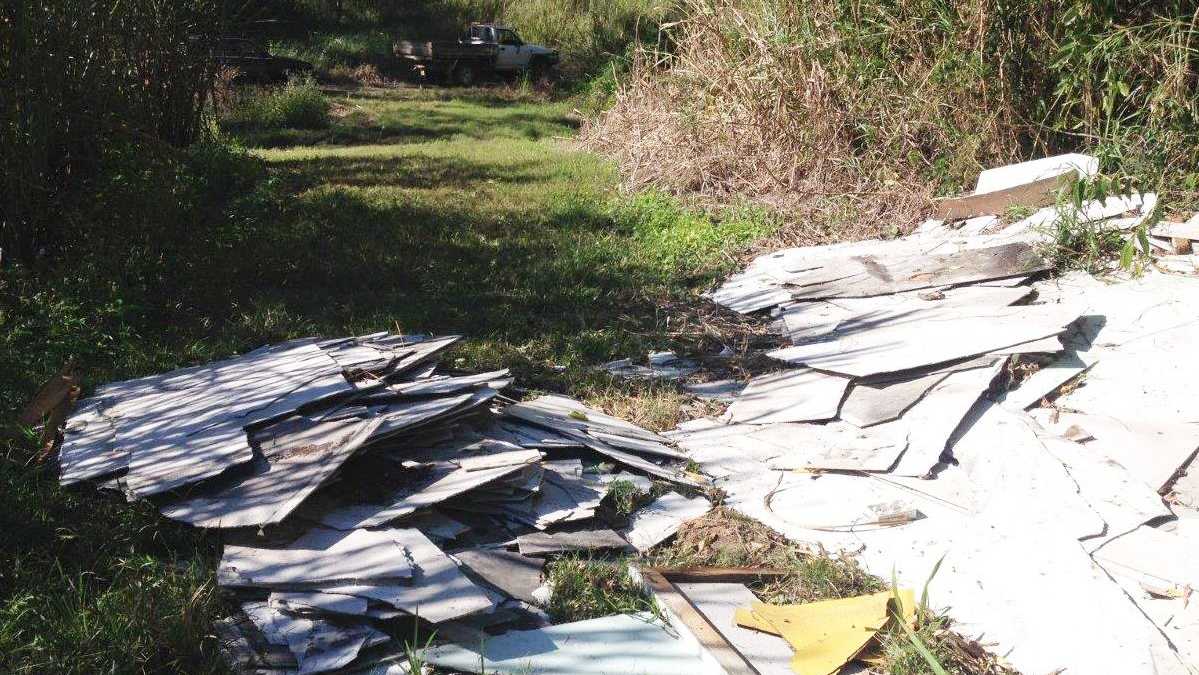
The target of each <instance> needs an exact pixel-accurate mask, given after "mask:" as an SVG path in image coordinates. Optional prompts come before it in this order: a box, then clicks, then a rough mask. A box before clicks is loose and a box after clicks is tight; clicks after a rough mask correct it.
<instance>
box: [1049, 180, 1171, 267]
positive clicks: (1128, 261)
mask: <svg viewBox="0 0 1199 675" xmlns="http://www.w3.org/2000/svg"><path fill="white" fill-rule="evenodd" d="M1128 191H1129V186H1128V185H1127V183H1126V181H1122V180H1120V179H1119V178H1118V177H1112V176H1104V175H1099V176H1096V177H1094V178H1092V179H1090V180H1084V181H1075V182H1073V183H1072V184H1071V186H1070V187H1069V188H1068V189H1065V190H1063V191H1062V194H1061V195H1060V196H1059V199H1058V203H1057V207H1056V214H1055V216H1054V219H1053V221H1052V222H1051V223H1050V224H1049V226H1048V227H1049V231H1050V233H1051V235H1052V241H1050V242H1049V243H1047V244H1045V245H1043V246H1042V247H1041V249H1042V251H1041V252H1042V254H1043V255H1045V257H1047V258H1048V259H1049V260H1050V261H1052V263H1053V265H1054V267H1055V268H1056V269H1058V270H1060V271H1065V270H1071V269H1081V270H1085V271H1087V272H1091V273H1096V272H1102V271H1104V270H1106V269H1109V268H1110V267H1111V266H1112V265H1113V264H1116V263H1118V264H1119V266H1120V267H1122V268H1124V269H1126V270H1129V271H1135V268H1136V266H1137V264H1138V263H1140V262H1141V261H1142V260H1143V259H1144V258H1145V257H1146V256H1148V255H1149V240H1148V235H1147V228H1148V224H1147V223H1148V221H1146V223H1142V224H1141V225H1140V226H1139V227H1138V228H1137V229H1136V230H1135V231H1134V232H1133V233H1132V234H1131V236H1129V235H1127V234H1126V233H1125V232H1124V231H1122V230H1120V229H1117V228H1113V227H1111V226H1110V225H1107V224H1105V223H1103V222H1102V221H1098V222H1097V221H1093V220H1092V219H1091V218H1090V217H1088V216H1087V214H1086V206H1087V204H1089V203H1091V202H1102V201H1104V200H1106V199H1108V198H1109V197H1111V196H1116V195H1121V194H1124V193H1126V192H1128Z"/></svg>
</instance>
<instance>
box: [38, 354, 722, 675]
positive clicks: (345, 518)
mask: <svg viewBox="0 0 1199 675" xmlns="http://www.w3.org/2000/svg"><path fill="white" fill-rule="evenodd" d="M457 339H458V338H457V337H453V336H451V337H419V336H401V335H389V334H387V333H379V334H374V335H366V336H362V337H356V338H345V339H340V340H324V341H321V340H315V339H305V340H294V341H291V342H287V343H283V344H278V345H273V346H268V347H263V348H261V349H258V350H256V351H253V352H250V353H248V354H246V355H244V356H240V357H237V358H232V359H229V360H226V361H221V362H218V363H212V364H208V365H204V366H197V367H192V368H185V369H181V370H176V371H172V372H169V373H166V374H163V375H156V376H153V377H147V378H142V379H138V380H131V381H127V382H118V383H114V384H109V385H105V386H103V387H100V388H98V389H97V390H96V392H95V395H94V396H92V397H91V398H89V399H87V400H85V401H82V402H81V403H80V405H79V406H78V408H77V409H76V412H75V414H74V415H73V416H72V417H71V418H70V419H69V420H68V421H67V424H66V426H65V429H64V440H63V444H62V446H61V452H60V463H61V469H62V482H63V483H64V484H69V483H74V482H77V481H82V480H96V481H100V482H101V484H102V485H103V486H105V487H108V488H112V489H119V490H122V491H124V492H125V493H126V494H127V495H128V497H129V498H130V499H131V500H132V499H149V500H151V501H153V502H154V503H155V504H156V505H157V507H158V508H159V509H160V510H161V511H162V513H163V514H164V515H166V516H167V517H169V518H172V519H175V520H179V521H183V522H186V523H190V524H193V525H197V526H200V527H208V528H224V529H225V530H226V532H225V535H224V536H225V540H226V541H227V542H230V543H229V544H228V545H226V546H225V549H224V553H223V556H222V558H221V562H220V567H219V569H218V572H217V579H218V583H219V584H220V585H221V586H222V587H223V588H226V589H229V590H230V591H231V592H233V593H234V594H235V595H237V596H238V597H239V598H240V600H241V601H242V602H243V604H242V609H243V611H244V616H240V617H234V618H231V619H228V620H226V621H224V622H222V624H221V625H220V626H218V632H219V633H220V634H221V638H222V644H223V649H224V650H225V652H226V654H227V655H228V656H229V657H230V659H231V661H232V662H233V664H234V665H235V666H236V667H238V668H240V669H243V670H248V671H270V672H292V671H299V672H301V673H312V672H324V671H329V670H334V669H341V668H347V667H351V666H353V667H361V666H363V665H366V664H370V663H379V662H380V661H382V662H387V661H393V662H394V661H395V660H396V659H397V658H399V655H401V654H402V653H403V645H402V643H401V642H397V641H396V640H394V639H392V637H391V636H390V635H389V634H388V633H387V632H386V631H384V630H381V628H380V625H381V624H380V622H381V621H383V620H386V619H393V618H396V617H409V618H412V620H417V619H416V617H419V620H421V621H425V622H429V623H433V624H436V625H437V633H438V635H440V636H441V637H443V638H455V639H459V640H461V641H465V642H466V643H467V644H470V643H471V642H474V643H476V644H477V643H478V641H479V638H480V636H481V635H483V633H482V631H483V629H485V628H489V627H490V628H493V629H494V627H495V626H496V625H497V624H525V625H529V624H532V625H533V626H534V627H536V626H538V625H540V624H541V623H543V622H544V620H545V615H544V613H543V612H541V611H540V610H539V609H538V608H537V607H536V606H535V603H536V602H537V601H539V600H544V596H543V595H540V596H535V595H534V593H535V592H539V591H538V589H539V588H540V587H541V585H542V580H541V570H542V564H543V560H542V558H543V557H544V556H546V555H552V554H555V553H561V552H565V551H572V550H596V549H617V550H623V549H626V548H632V547H634V546H635V547H637V548H647V547H648V546H652V545H654V544H656V543H658V542H660V541H661V540H662V539H664V538H665V537H667V536H669V534H670V533H671V532H673V529H672V528H677V520H678V518H677V517H675V516H676V514H678V513H684V514H691V515H699V514H702V513H703V512H705V511H706V510H707V508H708V504H707V501H706V500H704V499H703V498H702V497H696V498H694V499H690V500H689V499H685V498H683V497H682V496H680V495H677V494H674V493H668V494H666V495H664V496H663V497H661V498H660V499H659V500H658V501H657V502H655V503H654V504H653V505H651V506H650V507H649V508H648V509H647V510H646V511H645V512H642V513H638V514H637V515H636V516H635V517H634V518H632V519H631V520H630V521H628V522H626V523H620V522H618V519H614V518H611V517H610V518H608V519H607V520H601V519H599V518H597V508H599V507H600V503H601V501H602V500H603V499H604V497H605V495H606V494H607V492H608V487H609V486H610V485H611V484H612V483H614V482H615V481H617V480H627V481H629V482H630V483H633V484H634V485H635V486H640V487H641V488H642V489H648V488H649V484H650V480H649V479H648V478H647V477H646V476H652V477H653V478H655V479H659V480H661V481H664V482H665V483H667V484H676V485H694V481H693V479H692V478H688V477H687V476H686V475H684V474H683V473H682V472H681V471H680V470H679V469H678V468H677V467H676V466H675V465H677V463H678V459H679V458H680V457H681V454H680V453H679V451H677V450H675V449H673V448H671V447H670V446H669V445H668V444H667V443H666V442H665V439H663V438H662V437H660V436H658V435H657V434H654V433H652V432H649V431H647V430H645V429H642V428H640V427H637V426H636V425H633V424H630V423H628V422H626V421H623V420H620V419H616V418H613V417H610V416H608V415H605V414H603V413H602V412H600V411H597V410H593V409H590V408H587V407H585V406H583V405H582V404H580V403H578V402H576V401H573V400H571V399H567V398H562V397H556V396H543V397H540V398H537V399H534V400H532V401H528V402H525V403H511V401H510V400H507V399H504V397H502V396H501V395H500V393H499V392H500V390H501V389H503V388H504V387H506V386H508V385H509V384H510V382H511V380H510V378H509V376H508V372H507V371H497V372H490V373H483V374H476V375H441V374H435V368H436V358H437V355H438V354H439V353H440V352H442V351H443V350H444V349H446V348H447V347H449V346H450V345H452V344H453V343H454V342H455V341H456V340H457ZM597 460H598V461H597ZM612 464H615V465H618V466H619V467H620V468H621V469H622V470H623V469H632V470H633V471H635V472H636V474H630V473H627V472H624V473H614V472H613V471H611V470H610V469H609V467H610V466H611V465H612ZM625 525H627V527H624V526H625ZM268 526H270V527H268ZM613 526H616V527H619V528H623V529H622V531H621V532H617V531H614V530H612V529H609V528H610V527H613ZM451 543H452V544H453V546H452V548H451V547H450V544H451ZM443 547H446V550H447V551H451V552H452V557H451V554H450V553H447V552H444V551H443ZM510 548H516V549H518V550H517V551H511V550H508V549H510ZM544 592H545V590H544V589H542V590H541V591H540V593H544ZM406 634H407V635H411V632H408V633H406Z"/></svg>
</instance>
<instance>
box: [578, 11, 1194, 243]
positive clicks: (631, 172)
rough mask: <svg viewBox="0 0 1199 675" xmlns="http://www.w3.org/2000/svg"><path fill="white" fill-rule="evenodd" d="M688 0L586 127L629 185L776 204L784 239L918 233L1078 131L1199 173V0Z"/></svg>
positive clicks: (1129, 163) (1145, 174)
mask: <svg viewBox="0 0 1199 675" xmlns="http://www.w3.org/2000/svg"><path fill="white" fill-rule="evenodd" d="M678 5H679V7H680V9H679V13H680V15H681V16H683V17H684V18H683V19H682V20H680V21H677V22H674V23H672V24H670V25H669V26H667V27H666V29H665V32H666V33H667V35H668V39H664V40H660V41H659V42H660V43H664V44H670V45H672V47H673V48H672V49H671V51H670V53H659V52H648V51H645V52H642V53H640V54H639V55H638V56H637V58H636V59H635V61H634V63H633V65H632V68H631V72H630V73H629V75H628V76H627V78H626V80H625V81H624V82H623V83H622V85H621V86H620V87H619V88H618V90H617V92H616V94H615V96H614V100H613V102H612V105H611V107H610V109H609V110H608V111H606V112H604V113H602V114H601V115H599V116H598V117H597V118H595V119H593V120H591V121H590V123H589V124H588V125H587V127H586V128H585V131H584V142H585V143H586V144H587V145H589V146H590V147H591V148H593V149H596V150H599V151H601V152H603V153H606V154H608V155H610V156H612V157H614V158H615V159H616V160H617V161H618V162H619V164H620V165H621V167H622V173H623V177H624V181H625V184H626V186H627V187H629V188H630V189H643V188H648V187H652V188H656V189H662V190H666V191H668V192H670V193H673V194H678V195H698V196H699V197H700V198H701V199H704V200H707V201H711V202H715V203H729V202H731V201H735V200H737V199H740V198H745V197H748V198H750V199H752V200H754V201H757V202H761V203H765V204H768V205H771V206H773V207H775V208H776V209H777V210H779V211H781V212H783V213H785V214H787V220H788V227H786V228H783V230H782V231H781V232H780V234H779V235H778V237H776V238H774V239H772V240H771V241H769V242H767V243H766V245H767V246H769V247H771V248H777V247H779V246H790V245H803V244H812V243H821V242H827V241H830V240H843V239H862V238H867V237H874V236H883V237H886V236H894V235H897V234H901V233H904V232H906V231H908V230H909V229H910V228H911V227H912V226H913V225H914V224H916V223H917V222H919V220H921V219H922V217H923V216H924V215H925V214H926V213H927V211H928V209H927V207H928V202H929V199H930V198H931V197H933V196H934V195H936V194H945V193H949V192H954V191H958V190H961V189H964V188H967V187H969V186H970V185H971V184H972V182H973V179H974V176H975V175H976V174H977V172H978V170H979V169H980V168H983V167H985V166H994V165H997V164H1002V163H1007V162H1010V161H1014V160H1018V159H1021V158H1024V157H1029V156H1040V155H1045V154H1049V153H1052V152H1057V151H1063V150H1070V149H1075V148H1080V147H1081V148H1087V149H1092V150H1096V151H1097V152H1098V153H1099V154H1100V155H1101V156H1103V158H1104V160H1105V165H1106V166H1105V170H1111V171H1115V172H1124V173H1135V174H1136V175H1137V176H1139V177H1140V178H1141V179H1142V180H1141V181H1140V184H1142V185H1146V186H1149V187H1156V186H1157V185H1158V184H1161V183H1165V184H1166V185H1165V186H1164V187H1166V188H1167V189H1171V188H1181V187H1182V186H1183V184H1186V183H1193V182H1194V181H1190V180H1188V179H1187V175H1188V172H1190V171H1191V170H1189V169H1185V168H1181V167H1185V166H1188V162H1191V163H1192V164H1193V155H1194V153H1195V149H1194V148H1195V143H1194V142H1193V141H1194V134H1193V132H1192V131H1187V130H1188V129H1194V126H1195V125H1194V121H1195V118H1196V113H1195V111H1194V109H1193V106H1192V107H1187V106H1186V105H1179V102H1180V101H1185V100H1193V95H1194V92H1195V90H1196V88H1197V86H1199V85H1197V83H1199V78H1197V77H1196V67H1195V64H1196V62H1197V61H1199V50H1197V49H1196V46H1195V44H1194V43H1195V42H1197V41H1199V40H1196V31H1195V22H1194V18H1195V17H1193V16H1191V13H1192V12H1193V10H1186V9H1178V8H1176V7H1174V6H1172V5H1171V6H1167V4H1166V3H1149V4H1146V5H1145V6H1143V7H1138V8H1133V7H1107V6H1106V5H1105V6H1103V7H1100V6H1099V5H1098V4H1093V3H1085V2H1081V1H1075V0H1046V1H1045V2H1037V3H1015V4H1013V3H1001V2H997V0H965V1H964V2H959V3H937V2H927V1H924V0H901V1H899V2H895V3H867V2H861V1H859V0H829V1H828V2H820V3H791V2H785V1H783V0H761V1H759V2H746V1H745V0H680V1H679V3H678ZM1196 16H1199V15H1196ZM1187 138H1190V139H1191V140H1190V141H1187V140H1184V139H1187ZM1188 158H1190V159H1188ZM1171 171H1173V179H1172V180H1166V179H1165V176H1166V174H1167V173H1169V172H1171ZM1180 178H1181V179H1183V180H1178V179H1180Z"/></svg>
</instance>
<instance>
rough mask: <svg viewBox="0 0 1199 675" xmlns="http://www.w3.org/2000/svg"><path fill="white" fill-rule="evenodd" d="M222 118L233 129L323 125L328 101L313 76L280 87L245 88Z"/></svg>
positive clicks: (327, 119)
mask: <svg viewBox="0 0 1199 675" xmlns="http://www.w3.org/2000/svg"><path fill="white" fill-rule="evenodd" d="M236 95H237V101H236V102H234V104H233V106H232V110H230V111H229V112H228V113H227V114H226V115H225V116H224V117H223V119H222V120H221V124H222V125H223V126H224V127H225V128H227V129H231V130H243V129H244V130H264V129H284V128H293V129H305V130H312V129H323V128H325V127H327V126H329V101H328V99H326V98H325V95H324V94H322V93H321V90H320V89H319V88H318V87H317V86H316V82H315V81H313V80H312V79H311V78H307V79H294V80H291V81H290V82H288V83H287V84H284V85H283V86H281V87H262V88H247V89H242V90H241V91H239V92H238V93H237V94H236Z"/></svg>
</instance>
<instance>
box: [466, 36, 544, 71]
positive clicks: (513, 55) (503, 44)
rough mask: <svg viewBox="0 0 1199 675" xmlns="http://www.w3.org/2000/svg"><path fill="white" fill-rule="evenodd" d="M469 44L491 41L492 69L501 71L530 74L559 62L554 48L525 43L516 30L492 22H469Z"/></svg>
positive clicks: (487, 43)
mask: <svg viewBox="0 0 1199 675" xmlns="http://www.w3.org/2000/svg"><path fill="white" fill-rule="evenodd" d="M465 41H466V42H469V43H470V44H482V45H494V46H495V47H496V58H495V70H496V72H500V73H524V72H527V73H529V74H530V75H532V76H533V77H541V76H544V75H548V74H549V71H550V69H551V68H553V66H554V65H555V64H556V63H558V52H557V50H554V49H550V48H549V47H544V46H542V45H534V44H528V43H526V42H525V41H524V40H521V39H520V36H519V35H517V34H516V31H515V30H513V29H511V28H508V27H506V26H500V25H497V24H492V23H476V24H471V27H470V29H468V31H467V34H466V40H465Z"/></svg>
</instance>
